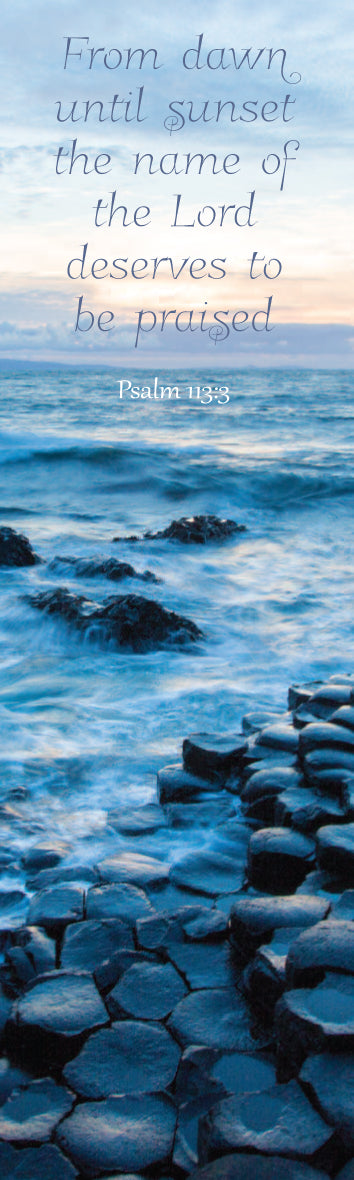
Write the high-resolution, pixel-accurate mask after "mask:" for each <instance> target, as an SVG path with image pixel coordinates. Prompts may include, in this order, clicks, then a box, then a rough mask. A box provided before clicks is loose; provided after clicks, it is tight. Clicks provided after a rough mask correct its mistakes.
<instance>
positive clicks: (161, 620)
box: [27, 587, 202, 652]
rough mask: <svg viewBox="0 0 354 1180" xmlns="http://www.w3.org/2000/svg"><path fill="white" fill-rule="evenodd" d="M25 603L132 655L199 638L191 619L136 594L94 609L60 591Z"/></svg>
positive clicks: (92, 605) (64, 590)
mask: <svg viewBox="0 0 354 1180" xmlns="http://www.w3.org/2000/svg"><path fill="white" fill-rule="evenodd" d="M27 601H29V602H30V603H31V605H32V606H34V607H35V608H36V609H37V610H42V611H44V612H45V613H46V614H50V615H58V616H59V617H61V618H64V619H65V621H66V622H68V623H75V625H76V626H77V628H78V630H79V631H81V633H82V634H84V635H86V636H88V637H89V638H90V639H93V640H95V641H99V642H103V643H105V644H107V643H108V644H109V645H110V646H114V647H118V648H121V647H124V648H126V647H127V648H129V649H130V650H131V651H139V652H141V651H154V650H155V649H156V648H159V647H164V646H166V645H168V646H170V645H171V644H172V645H176V646H181V645H182V646H185V645H186V644H191V643H195V642H196V640H197V639H201V638H202V632H201V631H200V630H199V627H197V626H196V624H195V623H192V622H191V620H190V619H185V618H183V617H182V616H181V615H177V614H175V612H174V611H171V610H166V609H165V608H164V607H163V606H160V604H159V603H158V602H154V600H153V599H149V598H143V597H142V596H140V595H138V594H123V595H118V596H115V597H113V598H107V599H106V601H105V603H104V605H103V606H100V607H96V608H95V605H94V603H92V602H90V600H89V599H87V598H85V597H83V596H78V595H76V594H71V593H70V591H69V590H67V589H66V588H65V587H63V588H59V589H57V590H48V591H45V592H44V593H43V592H41V593H39V594H33V595H29V596H28V599H27Z"/></svg>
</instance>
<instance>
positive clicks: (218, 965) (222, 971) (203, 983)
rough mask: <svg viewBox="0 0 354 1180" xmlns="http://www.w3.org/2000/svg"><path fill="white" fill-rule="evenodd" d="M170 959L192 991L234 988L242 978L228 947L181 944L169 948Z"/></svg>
mask: <svg viewBox="0 0 354 1180" xmlns="http://www.w3.org/2000/svg"><path fill="white" fill-rule="evenodd" d="M169 957H170V959H171V962H172V963H174V965H175V967H177V970H178V971H179V972H180V974H181V975H183V977H184V979H186V981H187V983H188V986H189V987H190V988H191V990H192V991H195V990H197V989H200V988H219V987H226V988H228V987H232V986H234V985H235V983H236V981H237V979H238V978H239V976H240V967H237V966H236V964H234V962H233V957H232V955H231V954H230V950H229V947H228V946H190V945H189V946H186V944H180V945H177V946H173V947H170V948H169Z"/></svg>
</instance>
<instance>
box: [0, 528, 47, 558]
mask: <svg viewBox="0 0 354 1180" xmlns="http://www.w3.org/2000/svg"><path fill="white" fill-rule="evenodd" d="M39 562H40V557H37V554H36V553H34V552H33V549H32V545H31V544H30V542H29V540H28V537H25V536H24V534H23V533H17V532H16V530H15V529H11V528H10V527H9V526H8V525H2V526H1V528H0V566H1V565H7V566H22V565H38V563H39Z"/></svg>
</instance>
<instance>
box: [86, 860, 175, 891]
mask: <svg viewBox="0 0 354 1180" xmlns="http://www.w3.org/2000/svg"><path fill="white" fill-rule="evenodd" d="M97 868H98V872H99V875H100V879H101V881H102V882H107V883H108V884H111V883H113V882H122V883H126V884H129V885H137V886H138V887H144V886H149V887H150V888H160V887H161V886H162V885H163V884H165V883H166V881H167V880H168V877H169V871H170V870H169V865H167V864H165V863H164V862H163V861H162V860H157V859H156V858H154V857H153V856H144V855H143V853H139V852H133V851H131V852H118V853H117V855H116V856H108V857H106V859H105V860H101V861H100V863H99V864H98V865H97Z"/></svg>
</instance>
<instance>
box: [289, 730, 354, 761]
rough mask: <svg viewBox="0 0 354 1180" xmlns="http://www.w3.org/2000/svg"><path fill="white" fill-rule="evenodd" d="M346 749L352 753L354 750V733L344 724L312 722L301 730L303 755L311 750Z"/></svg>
mask: <svg viewBox="0 0 354 1180" xmlns="http://www.w3.org/2000/svg"><path fill="white" fill-rule="evenodd" d="M318 749H320V750H323V749H330V750H344V751H348V752H349V753H350V754H352V753H353V751H354V733H353V732H352V730H351V729H347V728H346V727H345V726H344V725H333V724H332V722H331V723H328V722H325V721H323V722H316V721H314V722H311V724H310V725H306V726H305V729H303V730H301V733H300V735H299V754H300V757H303V756H304V755H305V754H308V753H310V752H311V750H318Z"/></svg>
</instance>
